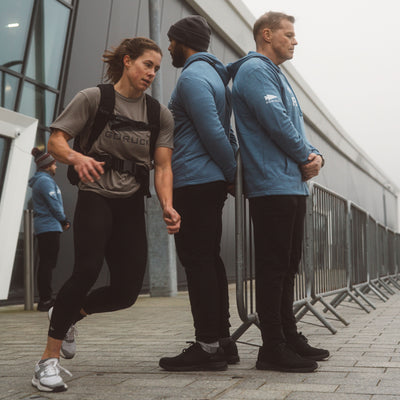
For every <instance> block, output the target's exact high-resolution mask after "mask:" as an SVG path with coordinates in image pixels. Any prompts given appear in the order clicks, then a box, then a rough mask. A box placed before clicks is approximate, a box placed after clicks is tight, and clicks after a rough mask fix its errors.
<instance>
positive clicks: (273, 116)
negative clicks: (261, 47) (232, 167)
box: [228, 52, 320, 197]
mask: <svg viewBox="0 0 400 400" xmlns="http://www.w3.org/2000/svg"><path fill="white" fill-rule="evenodd" d="M228 71H229V73H230V74H231V76H232V78H233V88H232V104H233V110H234V114H235V121H236V128H237V134H238V138H239V144H240V154H241V157H242V161H243V174H244V185H245V192H246V195H247V197H260V196H268V195H308V194H309V192H308V187H307V184H306V182H303V181H302V177H301V171H300V169H299V166H300V165H303V164H306V163H307V159H308V156H309V155H310V153H316V154H320V153H319V151H318V150H317V149H316V148H314V147H313V146H312V145H311V144H310V143H309V142H308V140H307V138H306V136H305V130H304V121H303V113H302V111H301V109H300V105H299V103H298V101H297V98H296V95H295V94H294V92H293V89H292V88H291V86H290V84H289V82H288V80H287V79H286V77H285V76H284V75H283V73H282V71H281V69H280V68H279V67H278V66H276V65H275V64H274V63H273V62H272V61H271V60H270V59H269V58H268V57H265V56H263V55H262V54H260V53H256V52H250V53H249V54H248V55H247V56H245V57H243V58H242V59H240V60H238V61H236V62H234V63H232V64H229V65H228Z"/></svg>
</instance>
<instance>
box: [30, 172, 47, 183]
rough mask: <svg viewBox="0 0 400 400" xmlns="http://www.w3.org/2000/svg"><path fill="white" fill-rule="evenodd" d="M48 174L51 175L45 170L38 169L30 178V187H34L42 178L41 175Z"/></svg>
mask: <svg viewBox="0 0 400 400" xmlns="http://www.w3.org/2000/svg"><path fill="white" fill-rule="evenodd" d="M46 175H49V176H50V174H49V173H48V172H45V171H36V173H35V175H33V176H32V177H31V178H30V179H29V181H28V185H29V187H33V185H34V184H35V183H36V181H37V180H38V179H40V178H41V177H43V176H46Z"/></svg>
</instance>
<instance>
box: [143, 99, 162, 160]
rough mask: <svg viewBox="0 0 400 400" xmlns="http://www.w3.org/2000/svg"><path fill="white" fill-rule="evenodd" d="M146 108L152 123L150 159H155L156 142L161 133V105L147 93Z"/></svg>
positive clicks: (148, 118) (149, 121)
mask: <svg viewBox="0 0 400 400" xmlns="http://www.w3.org/2000/svg"><path fill="white" fill-rule="evenodd" d="M146 109H147V120H148V123H149V125H150V159H151V161H153V160H154V151H155V149H156V142H157V138H158V135H159V133H160V129H161V125H160V114H161V107H160V103H159V102H158V101H157V100H156V99H155V98H154V97H151V96H150V95H148V94H147V93H146Z"/></svg>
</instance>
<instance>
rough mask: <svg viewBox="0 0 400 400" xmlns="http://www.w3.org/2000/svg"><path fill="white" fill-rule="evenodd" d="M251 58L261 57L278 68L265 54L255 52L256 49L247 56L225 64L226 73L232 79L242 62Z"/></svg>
mask: <svg viewBox="0 0 400 400" xmlns="http://www.w3.org/2000/svg"><path fill="white" fill-rule="evenodd" d="M251 58H261V60H263V61H265V62H266V63H268V64H270V65H272V66H274V67H275V68H278V67H277V66H276V65H275V64H274V63H273V62H272V61H271V60H270V59H269V58H268V57H267V56H264V55H262V54H260V53H257V52H256V51H250V52H249V54H247V56H244V57H242V58H241V59H239V60H237V61H235V62H233V63H230V64H228V65H227V67H226V68H227V69H228V73H229V75H230V76H231V77H232V79H234V78H235V76H236V74H237V72H238V71H239V68H240V67H241V66H242V64H243V63H245V62H246V61H247V60H250V59H251Z"/></svg>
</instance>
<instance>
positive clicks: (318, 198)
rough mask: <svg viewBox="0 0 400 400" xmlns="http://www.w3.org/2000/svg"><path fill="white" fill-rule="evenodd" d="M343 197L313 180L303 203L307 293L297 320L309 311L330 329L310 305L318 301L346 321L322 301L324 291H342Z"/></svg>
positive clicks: (344, 283) (344, 273)
mask: <svg viewBox="0 0 400 400" xmlns="http://www.w3.org/2000/svg"><path fill="white" fill-rule="evenodd" d="M346 227H347V201H346V199H344V198H343V197H341V196H339V195H337V194H336V193H334V192H332V191H329V190H327V189H326V188H324V187H322V186H320V185H318V184H316V183H311V184H310V197H309V199H308V205H307V218H306V224H305V229H306V231H305V236H304V241H305V252H303V262H304V263H305V264H306V265H307V267H306V271H307V281H308V282H306V285H307V287H309V288H310V289H309V291H308V297H307V299H306V300H305V301H303V303H304V304H303V305H304V308H303V310H301V311H298V310H296V308H295V311H297V314H296V319H297V320H300V319H301V318H302V317H303V316H304V315H305V314H306V313H307V311H311V312H312V313H313V314H314V315H315V316H316V317H317V318H318V319H319V320H320V321H321V322H322V323H323V324H324V325H325V326H326V327H327V328H328V329H329V330H330V331H331V332H332V333H336V329H335V328H334V327H333V326H332V325H331V324H330V323H329V322H328V321H327V320H326V319H325V318H324V317H322V314H321V313H319V312H318V311H317V310H316V309H315V308H314V307H313V306H314V305H315V304H316V303H317V302H320V303H322V304H323V305H324V307H325V308H324V312H326V311H330V312H331V313H332V314H333V315H334V316H335V317H336V318H337V319H338V320H339V321H340V322H342V323H343V324H344V325H348V322H347V321H346V320H345V319H344V318H343V317H342V316H341V315H340V314H339V313H338V312H337V311H336V310H335V307H334V306H332V305H331V304H329V303H328V302H326V301H325V299H324V296H325V295H333V294H336V295H337V296H339V297H341V296H343V295H345V293H346V287H347V262H346V254H347V253H346V252H345V251H344V249H346V248H347V247H348V243H347V237H348V233H347V230H346Z"/></svg>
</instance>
